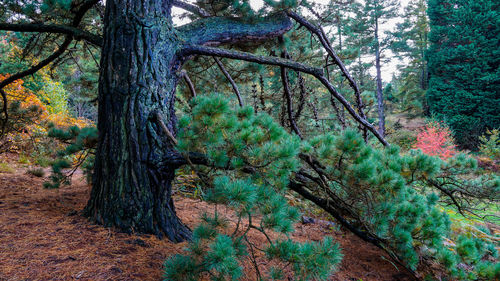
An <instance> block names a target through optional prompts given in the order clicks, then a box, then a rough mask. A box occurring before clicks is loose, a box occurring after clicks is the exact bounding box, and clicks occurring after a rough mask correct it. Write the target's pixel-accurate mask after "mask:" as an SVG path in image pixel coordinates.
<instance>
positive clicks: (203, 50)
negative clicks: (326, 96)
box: [180, 45, 389, 146]
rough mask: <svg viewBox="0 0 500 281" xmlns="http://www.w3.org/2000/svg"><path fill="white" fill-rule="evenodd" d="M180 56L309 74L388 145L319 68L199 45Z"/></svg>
mask: <svg viewBox="0 0 500 281" xmlns="http://www.w3.org/2000/svg"><path fill="white" fill-rule="evenodd" d="M180 55H182V56H190V55H206V56H217V57H225V58H231V59H238V60H244V61H249V62H255V63H259V64H266V65H277V66H283V67H286V68H290V69H293V70H296V71H300V72H304V73H307V74H310V75H312V76H314V77H316V79H318V80H319V81H320V82H321V83H322V84H323V85H324V86H325V87H326V88H327V89H328V91H329V92H330V93H331V94H332V95H333V96H334V97H335V98H336V99H337V100H338V101H339V102H340V103H342V105H343V106H344V108H345V109H346V110H347V111H348V112H349V114H350V115H351V116H352V117H353V118H354V120H356V121H357V122H358V123H360V124H361V125H362V126H363V127H364V128H366V129H367V130H369V131H370V132H372V134H373V135H374V136H375V137H376V138H377V139H378V140H379V141H380V142H381V143H382V144H383V145H384V146H388V145H389V143H388V142H387V141H386V140H385V139H384V137H382V136H381V135H380V134H379V132H378V131H377V130H376V129H375V127H373V125H372V124H370V123H369V122H368V121H367V120H366V119H364V118H363V117H361V116H360V115H359V114H358V113H357V112H356V110H354V108H353V107H352V106H351V104H350V103H349V101H347V100H346V99H345V97H344V96H342V94H340V93H339V92H338V91H337V90H336V89H335V87H334V86H333V85H332V84H331V83H330V81H329V80H328V79H327V78H326V77H325V76H324V74H323V70H321V69H319V68H315V67H312V66H308V65H305V64H302V63H298V62H296V61H292V60H288V59H283V58H277V57H268V56H257V55H254V54H251V53H246V52H239V51H233V50H227V49H220V48H213V47H206V46H199V45H185V46H184V47H183V48H182V50H181V53H180Z"/></svg>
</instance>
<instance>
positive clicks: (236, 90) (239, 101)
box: [214, 57, 243, 106]
mask: <svg viewBox="0 0 500 281" xmlns="http://www.w3.org/2000/svg"><path fill="white" fill-rule="evenodd" d="M214 60H215V62H216V63H217V66H219V68H220V70H221V71H222V73H223V74H224V76H226V78H227V80H229V83H231V87H233V91H234V94H235V95H236V97H237V98H238V103H239V104H240V106H243V99H242V98H241V94H240V90H238V86H237V85H236V83H235V82H234V80H233V77H231V75H230V74H229V72H227V70H226V68H225V67H224V65H223V64H222V62H221V61H220V59H219V58H218V57H214Z"/></svg>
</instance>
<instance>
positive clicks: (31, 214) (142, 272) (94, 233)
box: [0, 155, 412, 281]
mask: <svg viewBox="0 0 500 281" xmlns="http://www.w3.org/2000/svg"><path fill="white" fill-rule="evenodd" d="M11 156H12V155H9V158H10V159H9V160H10V161H9V162H10V165H11V166H12V167H14V169H15V172H14V173H0V281H4V280H9V281H11V280H12V281H14V280H161V279H162V275H163V262H164V261H165V259H166V258H168V257H169V256H171V255H174V254H177V253H182V252H183V248H185V247H186V243H185V242H184V243H179V244H174V243H171V242H169V241H168V240H167V239H162V240H160V239H158V238H156V237H155V236H151V235H129V234H125V233H120V232H117V231H115V230H113V229H109V228H105V227H102V226H98V225H94V224H92V223H90V222H88V221H87V219H86V218H84V217H82V216H81V214H80V211H81V210H82V209H83V208H84V206H85V204H86V202H87V199H88V196H89V192H90V186H89V185H87V184H86V183H85V181H84V180H83V177H82V176H81V175H77V177H76V178H75V179H74V180H73V184H72V185H71V186H64V187H62V188H61V189H60V190H48V189H44V188H43V187H42V183H43V182H44V180H46V178H45V179H44V178H39V177H35V176H33V175H29V174H27V173H26V168H22V167H19V166H18V165H17V164H15V162H12V161H13V160H11V159H12V157H11ZM2 160H3V161H4V162H5V161H6V160H5V159H2ZM46 174H47V175H48V174H49V173H48V172H47V173H46ZM175 200H176V208H177V213H178V215H179V217H180V218H181V219H182V220H183V222H184V223H186V224H187V225H188V226H189V227H191V228H193V227H194V226H195V225H196V224H197V223H198V222H199V217H200V216H201V214H202V213H204V212H208V211H210V210H212V208H213V207H212V206H209V205H207V204H206V203H204V202H201V201H199V200H195V199H189V198H185V197H180V196H176V197H175ZM325 235H331V236H332V237H333V238H334V239H335V240H336V241H338V242H339V243H340V244H341V247H342V253H343V254H344V259H343V260H342V263H341V265H340V266H339V268H338V271H337V272H336V273H335V274H334V275H333V276H332V277H331V278H330V279H331V280H342V281H344V280H363V281H369V280H374V281H375V280H377V281H379V280H412V279H411V277H409V276H408V275H407V274H405V273H404V270H402V269H399V270H398V269H397V268H396V267H395V266H394V265H393V264H392V263H391V262H390V261H389V260H390V259H389V258H388V257H387V255H385V254H384V253H383V252H382V251H381V250H379V249H377V248H376V247H374V246H372V245H370V244H367V243H365V242H364V241H362V240H360V239H359V238H357V237H355V236H354V235H352V234H350V233H347V232H343V231H340V230H332V229H331V226H330V225H329V224H322V223H309V224H301V223H299V224H297V225H296V231H295V233H294V234H293V236H292V238H293V239H294V240H297V241H306V240H314V241H317V240H321V239H322V238H323V237H324V236H325ZM250 239H251V240H253V241H252V242H253V243H255V244H257V245H259V244H264V242H265V238H264V237H262V235H260V234H257V233H254V234H250ZM381 257H385V258H381ZM258 263H259V265H260V266H261V268H262V269H263V271H265V270H266V267H267V266H268V265H267V261H266V260H265V259H264V258H263V255H262V254H261V255H259V256H258ZM251 268H252V267H251V266H250V265H245V271H246V272H245V273H246V274H244V276H245V278H244V279H242V280H249V281H250V280H255V275H254V274H253V271H252V270H251ZM289 277H290V278H292V277H291V276H289ZM289 280H293V279H289Z"/></svg>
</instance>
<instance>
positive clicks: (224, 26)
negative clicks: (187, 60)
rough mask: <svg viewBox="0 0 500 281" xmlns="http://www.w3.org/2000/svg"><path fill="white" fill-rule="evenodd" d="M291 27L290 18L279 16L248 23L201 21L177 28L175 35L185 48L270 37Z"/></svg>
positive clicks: (234, 20)
mask: <svg viewBox="0 0 500 281" xmlns="http://www.w3.org/2000/svg"><path fill="white" fill-rule="evenodd" d="M292 26H293V23H292V21H291V20H290V18H288V17H287V16H286V14H284V13H279V14H274V15H271V16H267V17H263V18H260V19H258V20H255V21H252V22H249V21H244V19H242V18H225V17H211V18H203V19H199V20H197V21H195V22H192V23H189V24H186V25H183V26H180V27H178V28H177V32H178V34H179V36H180V37H181V38H183V39H184V40H185V43H186V44H188V45H210V46H216V45H220V44H224V43H236V42H242V41H256V40H265V39H269V38H273V37H276V36H279V35H282V34H283V33H285V32H287V31H288V30H290V29H291V28H292Z"/></svg>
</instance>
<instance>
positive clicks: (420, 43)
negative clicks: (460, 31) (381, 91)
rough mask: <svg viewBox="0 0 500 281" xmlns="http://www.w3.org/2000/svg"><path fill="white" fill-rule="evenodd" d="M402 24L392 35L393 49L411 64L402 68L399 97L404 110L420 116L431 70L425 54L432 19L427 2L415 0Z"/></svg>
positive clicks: (407, 9) (407, 7)
mask: <svg viewBox="0 0 500 281" xmlns="http://www.w3.org/2000/svg"><path fill="white" fill-rule="evenodd" d="M402 17H403V18H404V21H403V23H400V24H398V26H397V30H396V31H394V32H392V34H391V36H392V37H393V38H394V41H393V42H392V44H391V50H392V51H393V52H395V53H396V54H397V56H398V57H399V58H401V59H403V60H407V61H408V64H404V65H401V66H399V71H400V75H399V77H397V79H398V80H399V81H398V83H399V84H400V85H399V87H398V91H397V93H396V95H397V96H398V98H399V100H398V102H399V104H400V106H401V107H402V110H413V111H416V112H417V113H420V112H422V110H424V111H426V109H427V105H426V102H425V91H426V90H427V86H428V69H427V61H426V60H425V51H426V50H427V48H428V45H429V39H428V38H429V20H428V17H427V1H425V0H414V1H410V2H409V3H408V6H406V8H405V11H404V13H403V15H402Z"/></svg>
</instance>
